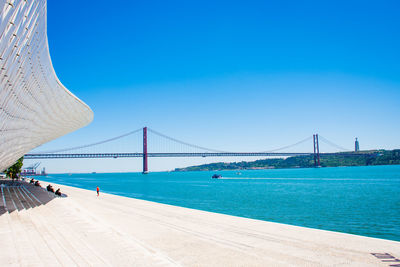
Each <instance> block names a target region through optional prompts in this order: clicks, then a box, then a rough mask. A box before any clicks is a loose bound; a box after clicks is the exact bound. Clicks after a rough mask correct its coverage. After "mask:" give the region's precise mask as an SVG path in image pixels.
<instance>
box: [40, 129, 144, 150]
mask: <svg viewBox="0 0 400 267" xmlns="http://www.w3.org/2000/svg"><path fill="white" fill-rule="evenodd" d="M140 131H142V128H139V129H137V130H134V131H131V132H128V133H125V134H122V135H118V136H115V137H113V138H109V139H106V140H103V141H99V142H96V143H91V144H87V145H82V146H76V147H70V148H64V149H59V150H52V151H45V152H36V153H37V154H54V153H60V152H66V151H71V150H77V149H81V148H87V147H92V146H97V145H101V144H104V143H108V142H111V141H115V140H118V139H121V138H124V137H126V136H129V135H132V134H135V133H138V132H140Z"/></svg>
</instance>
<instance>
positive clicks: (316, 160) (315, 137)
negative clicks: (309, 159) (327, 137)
mask: <svg viewBox="0 0 400 267" xmlns="http://www.w3.org/2000/svg"><path fill="white" fill-rule="evenodd" d="M313 141H314V166H315V167H319V166H320V162H319V142H318V134H314V135H313ZM317 163H318V165H317Z"/></svg>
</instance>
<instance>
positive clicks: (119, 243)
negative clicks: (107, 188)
mask: <svg viewBox="0 0 400 267" xmlns="http://www.w3.org/2000/svg"><path fill="white" fill-rule="evenodd" d="M53 195H54V194H51V193H50V194H49V193H48V192H47V191H44V189H43V188H39V187H34V186H31V185H29V184H26V183H24V184H22V185H21V186H6V187H2V188H1V195H0V199H1V201H0V210H3V214H2V215H0V245H1V247H2V250H0V262H3V263H7V265H10V266H13V265H15V266H113V264H112V262H119V263H123V265H124V266H167V265H171V262H169V261H168V259H165V258H164V257H161V256H160V257H155V255H154V252H152V251H151V250H149V249H148V248H146V247H144V246H143V245H142V244H140V243H139V242H137V241H135V240H133V239H132V237H128V236H123V234H122V233H120V232H118V230H117V229H114V228H112V227H110V226H108V225H106V224H104V223H103V222H101V221H100V220H98V219H97V218H96V217H94V216H93V215H91V214H90V212H89V211H87V210H82V209H81V208H80V207H79V205H76V204H77V203H74V202H73V201H70V200H69V199H63V198H55V197H53ZM77 210H79V213H80V214H81V215H82V216H80V218H79V219H77V217H76V216H74V214H75V213H76V212H77ZM2 237H3V238H2ZM99 244H102V245H100V246H99ZM104 244H110V245H109V246H105V245H104ZM3 248H4V249H3Z"/></svg>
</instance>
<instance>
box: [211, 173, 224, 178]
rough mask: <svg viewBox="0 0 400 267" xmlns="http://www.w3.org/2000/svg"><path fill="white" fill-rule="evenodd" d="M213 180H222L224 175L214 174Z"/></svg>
mask: <svg viewBox="0 0 400 267" xmlns="http://www.w3.org/2000/svg"><path fill="white" fill-rule="evenodd" d="M212 178H213V179H219V178H222V175H219V174H214V175H213V176H212Z"/></svg>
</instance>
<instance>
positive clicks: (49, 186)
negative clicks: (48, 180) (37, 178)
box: [46, 184, 54, 193]
mask: <svg viewBox="0 0 400 267" xmlns="http://www.w3.org/2000/svg"><path fill="white" fill-rule="evenodd" d="M46 188H47V191H49V192H52V193H54V188H53V187H52V186H51V185H50V184H49V185H48V186H47V187H46Z"/></svg>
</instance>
